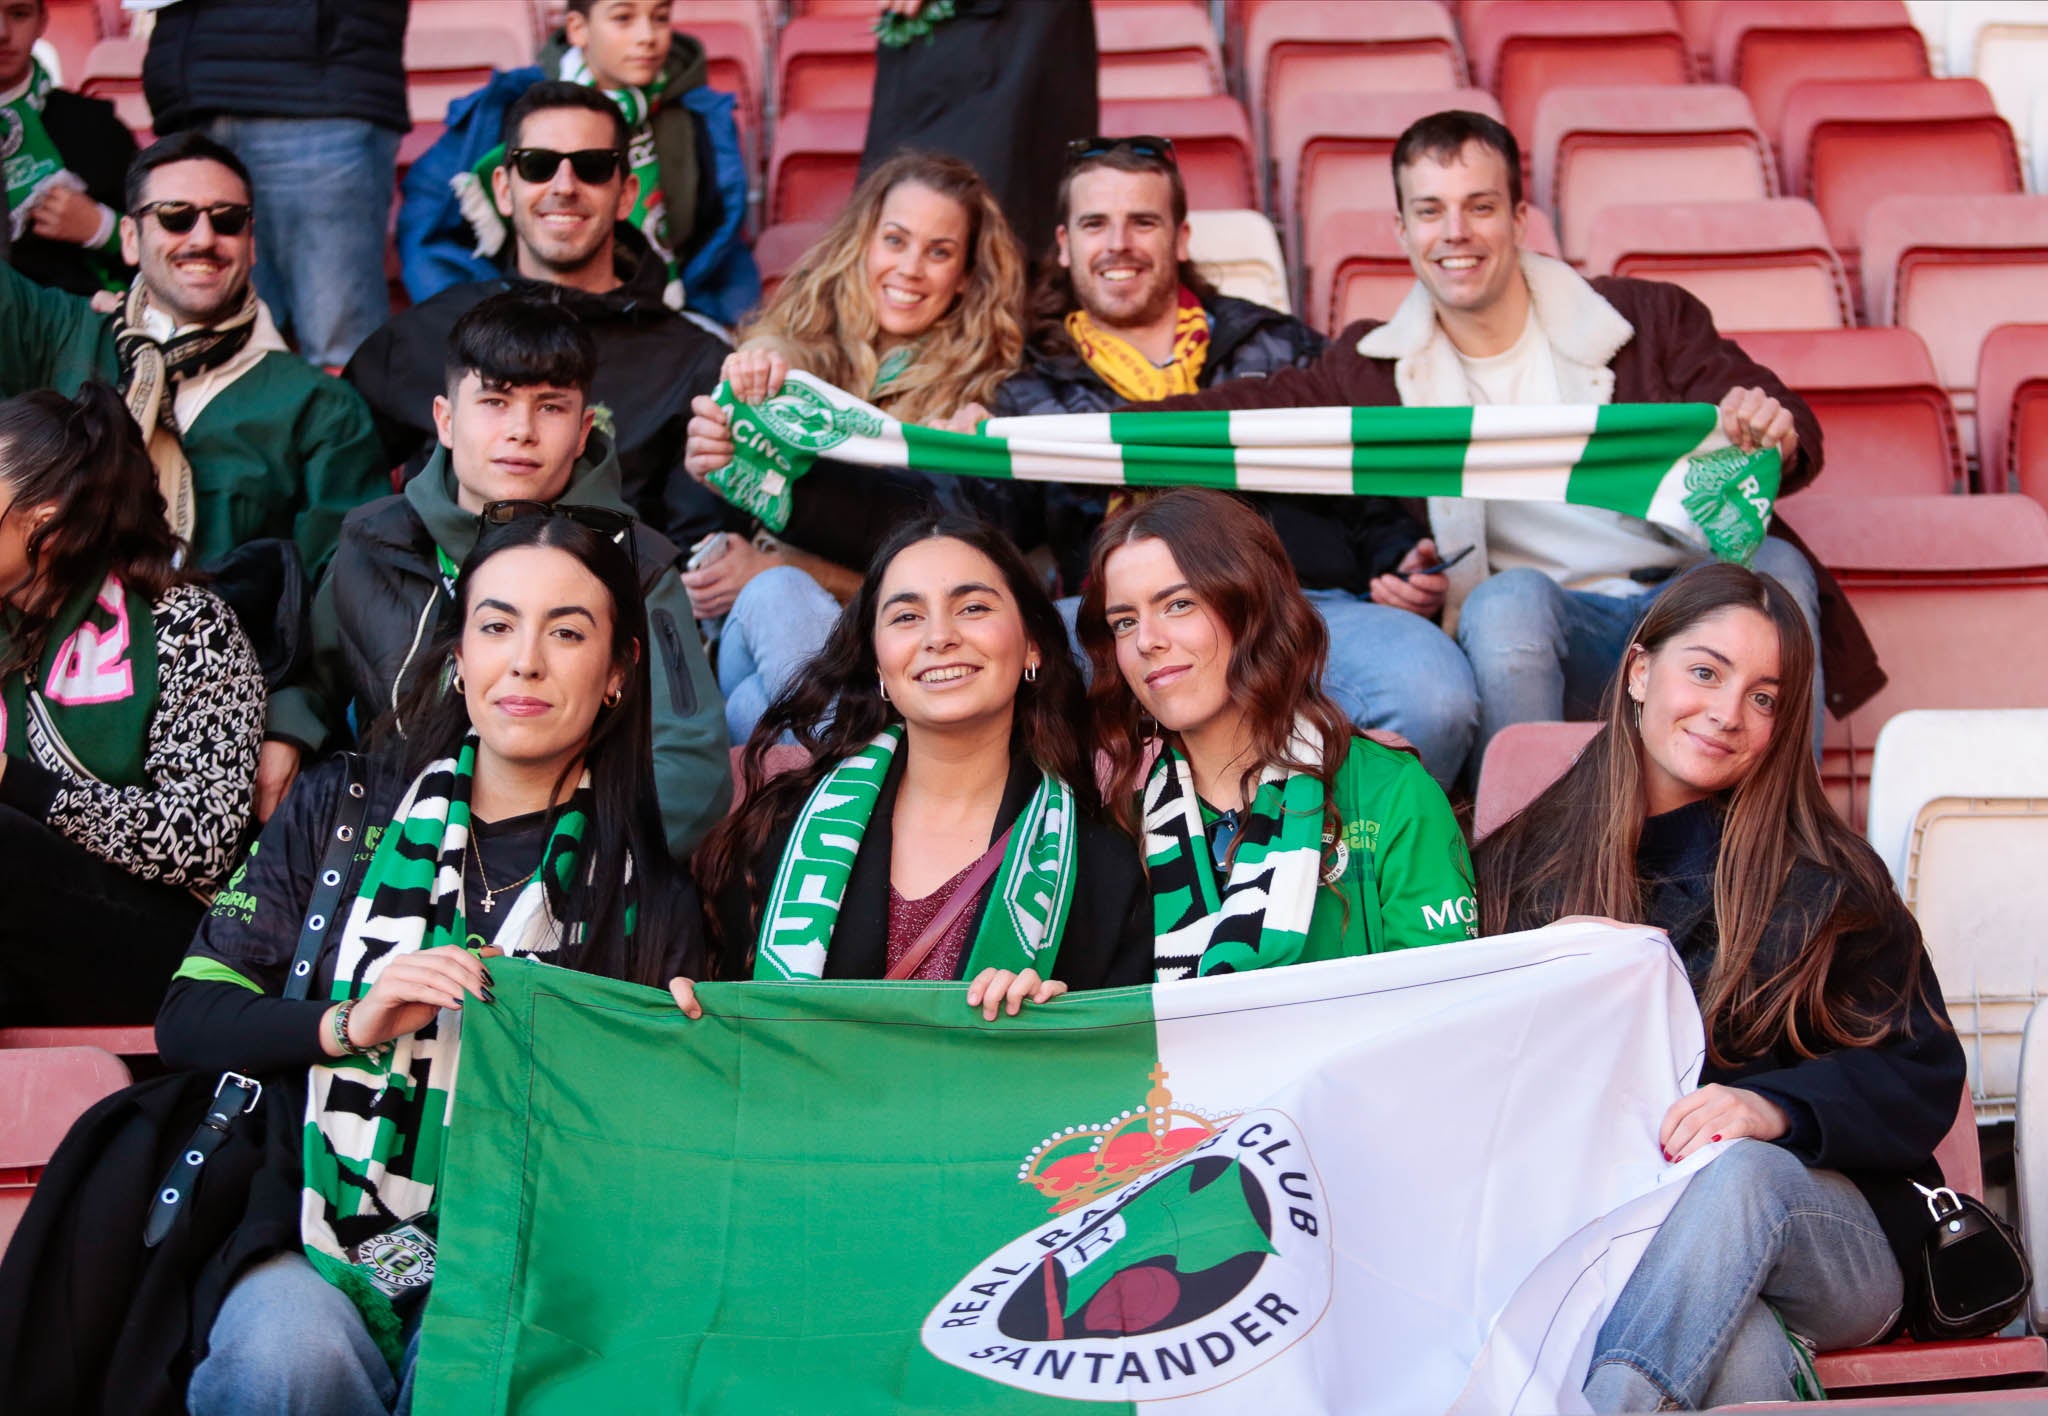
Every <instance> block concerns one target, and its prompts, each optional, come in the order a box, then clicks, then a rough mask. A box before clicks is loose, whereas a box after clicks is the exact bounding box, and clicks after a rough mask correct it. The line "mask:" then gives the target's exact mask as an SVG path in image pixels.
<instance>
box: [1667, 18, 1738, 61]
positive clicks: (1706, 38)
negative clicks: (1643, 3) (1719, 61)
mask: <svg viewBox="0 0 2048 1416" xmlns="http://www.w3.org/2000/svg"><path fill="white" fill-rule="evenodd" d="M1727 3H1728V0H1672V3H1671V8H1672V9H1673V10H1675V11H1676V12H1677V13H1678V29H1679V33H1681V34H1683V35H1684V36H1685V43H1686V46H1687V47H1688V48H1689V49H1691V50H1692V67H1693V72H1694V73H1696V74H1702V75H1710V74H1712V73H1713V72H1714V30H1715V28H1716V27H1717V26H1718V24H1719V23H1720V19H1721V10H1722V7H1723V6H1725V5H1726V4H1727Z"/></svg>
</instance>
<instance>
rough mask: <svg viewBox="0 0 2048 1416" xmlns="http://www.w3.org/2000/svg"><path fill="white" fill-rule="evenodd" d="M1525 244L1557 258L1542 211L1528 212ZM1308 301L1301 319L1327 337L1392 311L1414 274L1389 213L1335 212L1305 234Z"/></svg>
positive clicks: (1554, 236)
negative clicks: (1357, 322)
mask: <svg viewBox="0 0 2048 1416" xmlns="http://www.w3.org/2000/svg"><path fill="white" fill-rule="evenodd" d="M1522 240H1523V244H1524V245H1526V246H1527V247H1528V248H1529V249H1530V250H1532V251H1536V252H1538V253H1540V254H1542V255H1546V256H1554V255H1556V254H1557V233H1556V231H1554V230H1553V229H1552V228H1551V225H1550V218H1549V217H1548V216H1545V215H1544V214H1543V208H1541V207H1534V206H1532V207H1530V208H1529V224H1528V227H1527V228H1526V230H1525V232H1524V234H1523V238H1522ZM1303 263H1304V265H1305V267H1306V272H1307V274H1306V279H1305V281H1304V288H1306V289H1307V290H1308V292H1309V303H1308V305H1307V307H1306V311H1305V313H1304V314H1303V315H1302V318H1303V319H1305V320H1306V321H1307V322H1308V323H1309V324H1311V325H1314V326H1315V327H1316V328H1317V329H1320V330H1322V331H1323V332H1324V333H1325V334H1335V333H1336V332H1337V331H1338V330H1340V329H1342V328H1344V326H1346V325H1348V324H1350V323H1351V322H1352V321H1353V320H1383V319H1386V318H1387V317H1388V316H1389V315H1391V314H1393V313H1394V310H1395V307H1396V306H1398V305H1399V304H1400V303H1401V301H1402V299H1403V297H1405V296H1406V295H1407V294H1408V287H1409V286H1411V285H1413V284H1414V283H1415V272H1414V270H1413V269H1412V268H1411V267H1410V266H1409V264H1408V257H1407V256H1406V255H1405V254H1404V253H1403V252H1402V250H1401V241H1400V238H1399V236H1398V235H1397V234H1396V233H1395V230H1394V213H1393V212H1391V211H1358V210H1346V211H1333V212H1330V213H1328V214H1326V215H1325V216H1324V217H1323V219H1322V222H1321V224H1320V225H1319V226H1317V228H1316V229H1315V230H1314V231H1312V232H1310V233H1309V242H1308V248H1307V250H1306V251H1305V252H1304V253H1303Z"/></svg>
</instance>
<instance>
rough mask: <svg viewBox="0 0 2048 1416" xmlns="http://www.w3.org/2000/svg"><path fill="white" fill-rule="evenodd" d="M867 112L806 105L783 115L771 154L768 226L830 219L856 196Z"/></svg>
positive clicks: (769, 162)
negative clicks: (786, 222)
mask: <svg viewBox="0 0 2048 1416" xmlns="http://www.w3.org/2000/svg"><path fill="white" fill-rule="evenodd" d="M867 127H868V124H867V110H866V109H861V108H805V109H799V110H798V111H796V112H794V113H785V114H783V115H782V117H781V118H780V119H779V120H778V121H777V122H776V124H775V146H774V148H773V149H772V150H771V151H770V154H769V158H768V207H767V213H766V216H765V217H764V220H766V221H767V222H768V223H769V224H770V225H775V224H778V223H781V222H785V221H827V220H830V219H831V218H832V217H834V216H836V215H838V213H839V209H840V208H841V207H843V206H845V205H846V199H847V198H848V197H850V196H852V195H853V189H854V186H855V184H856V182H857V181H858V179H859V176H860V152H861V145H862V143H863V142H864V140H865V139H866V137H867Z"/></svg>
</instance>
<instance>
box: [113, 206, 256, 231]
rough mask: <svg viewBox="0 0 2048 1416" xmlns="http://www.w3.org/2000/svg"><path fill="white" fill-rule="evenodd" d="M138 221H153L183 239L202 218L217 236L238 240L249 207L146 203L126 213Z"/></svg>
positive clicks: (246, 220)
mask: <svg viewBox="0 0 2048 1416" xmlns="http://www.w3.org/2000/svg"><path fill="white" fill-rule="evenodd" d="M128 214H129V215H130V216H132V217H134V218H135V219H136V220H137V221H140V220H142V218H143V217H145V216H154V217H156V224H157V225H159V226H161V227H163V229H164V230H166V231H168V232H170V233H171V234H172V235H173V236H183V235H184V234H185V233H186V232H187V231H190V230H191V229H192V228H193V227H195V226H197V225H198V224H199V218H200V217H202V216H203V217H205V218H206V220H207V224H208V225H210V226H212V227H213V234H214V235H216V236H239V235H241V234H242V232H243V231H245V230H247V229H248V226H249V216H250V207H249V204H248V203H247V202H214V203H212V204H211V205H209V206H199V205H197V204H195V203H193V202H148V203H145V204H144V205H142V206H139V207H137V208H135V210H133V211H131V212H129V213H128Z"/></svg>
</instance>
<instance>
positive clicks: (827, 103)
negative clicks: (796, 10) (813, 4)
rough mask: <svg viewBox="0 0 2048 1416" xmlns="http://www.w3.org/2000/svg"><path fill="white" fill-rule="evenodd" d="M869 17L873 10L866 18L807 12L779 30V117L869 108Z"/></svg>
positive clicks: (872, 60)
mask: <svg viewBox="0 0 2048 1416" xmlns="http://www.w3.org/2000/svg"><path fill="white" fill-rule="evenodd" d="M873 14H874V11H873V9H872V8H871V9H870V10H869V12H868V18H861V17H859V16H857V15H849V14H844V13H834V14H826V13H816V12H811V13H806V14H804V15H801V16H799V17H797V18H796V19H793V20H791V21H790V22H789V23H788V24H787V25H785V26H783V30H782V39H781V43H780V44H779V45H778V46H777V51H776V58H775V111H776V113H777V114H778V115H780V116H781V117H784V118H786V117H788V116H789V115H790V114H792V113H799V112H802V111H803V110H805V109H811V108H857V109H862V110H865V109H866V108H867V107H868V105H869V104H870V103H871V102H872V101H873V100H874V96H875V30H874V19H873ZM778 141H779V135H778Z"/></svg>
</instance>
